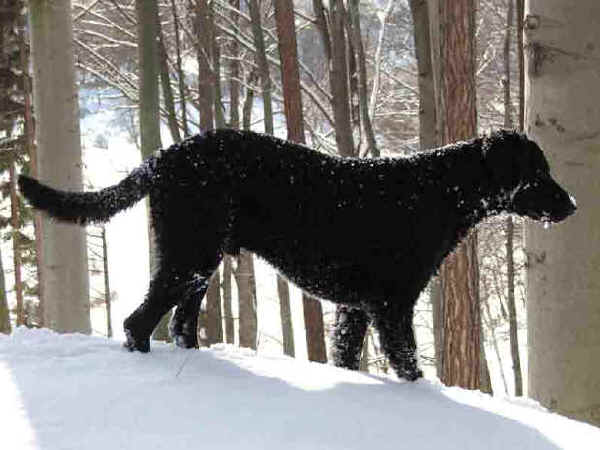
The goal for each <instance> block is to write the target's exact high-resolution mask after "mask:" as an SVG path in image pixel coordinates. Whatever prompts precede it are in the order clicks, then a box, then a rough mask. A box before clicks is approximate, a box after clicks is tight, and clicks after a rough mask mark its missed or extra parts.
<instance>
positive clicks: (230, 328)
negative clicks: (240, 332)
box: [223, 255, 235, 344]
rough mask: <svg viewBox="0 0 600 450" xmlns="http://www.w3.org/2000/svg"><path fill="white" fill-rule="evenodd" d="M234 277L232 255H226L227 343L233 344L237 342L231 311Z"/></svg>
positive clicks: (224, 275) (224, 266)
mask: <svg viewBox="0 0 600 450" xmlns="http://www.w3.org/2000/svg"><path fill="white" fill-rule="evenodd" d="M232 275H233V268H232V258H231V255H225V256H224V258H223V315H224V316H225V342H227V343H228V344H233V343H234V342H235V329H234V322H233V312H232V310H231V305H232V303H231V297H232V292H231V277H232Z"/></svg>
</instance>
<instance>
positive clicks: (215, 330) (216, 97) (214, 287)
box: [201, 2, 225, 345]
mask: <svg viewBox="0 0 600 450" xmlns="http://www.w3.org/2000/svg"><path fill="white" fill-rule="evenodd" d="M214 6H215V4H214V2H205V5H204V6H203V8H205V10H204V14H203V17H204V19H203V21H202V23H203V26H204V27H206V30H203V31H201V33H202V35H203V36H204V37H205V38H206V39H208V40H207V41H206V43H205V44H204V48H205V49H206V50H205V55H206V56H207V63H208V65H209V66H210V67H211V68H212V69H211V73H212V87H211V89H212V97H211V98H212V100H213V104H212V109H213V118H214V121H215V123H214V125H215V126H216V127H217V128H222V127H224V126H225V119H224V117H223V110H222V109H221V63H220V57H221V55H220V52H219V49H218V47H217V44H216V26H215V22H214V21H215V15H214V11H213V8H214ZM209 49H210V52H209ZM208 55H210V57H209V56H208ZM206 88H207V89H209V86H208V84H207V85H206ZM207 101H208V100H207ZM206 107H208V105H207V106H206ZM205 317H206V323H205V324H204V326H205V327H206V333H207V340H208V345H211V344H215V343H217V342H223V314H222V310H221V281H220V274H219V270H216V271H215V273H214V274H213V276H212V277H211V278H210V282H209V285H208V289H207V291H206V316H205Z"/></svg>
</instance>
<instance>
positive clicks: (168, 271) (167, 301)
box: [123, 261, 189, 352]
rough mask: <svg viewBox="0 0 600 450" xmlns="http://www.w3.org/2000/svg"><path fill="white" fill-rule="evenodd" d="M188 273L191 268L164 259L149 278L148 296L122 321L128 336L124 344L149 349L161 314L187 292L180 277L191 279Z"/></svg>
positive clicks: (128, 346) (129, 347)
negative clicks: (166, 261)
mask: <svg viewBox="0 0 600 450" xmlns="http://www.w3.org/2000/svg"><path fill="white" fill-rule="evenodd" d="M187 273H189V271H182V270H181V269H180V268H178V267H177V266H171V265H169V264H168V263H165V261H162V262H161V267H160V268H159V269H158V271H157V272H156V274H155V275H154V277H153V278H152V280H151V281H150V288H149V289H148V293H147V294H146V299H145V300H144V302H143V303H142V304H141V305H140V306H139V307H138V308H137V309H136V310H135V311H134V312H133V313H132V314H131V315H130V316H129V317H127V319H125V322H124V323H123V327H124V329H125V335H126V337H127V340H126V342H125V344H124V345H125V347H127V348H128V349H129V350H131V351H133V350H138V351H141V352H148V351H150V335H151V334H152V331H153V330H154V328H155V327H156V325H157V324H158V322H159V321H160V319H161V318H162V316H164V315H165V314H166V313H167V312H168V311H169V310H170V309H171V308H172V307H173V306H175V305H176V304H177V301H178V300H179V299H180V298H181V296H182V295H183V294H184V292H185V290H186V288H187V287H186V286H185V283H184V284H182V283H180V282H179V280H181V279H182V278H183V279H185V278H188V275H187Z"/></svg>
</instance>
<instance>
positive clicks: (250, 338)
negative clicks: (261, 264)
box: [233, 250, 258, 350]
mask: <svg viewBox="0 0 600 450" xmlns="http://www.w3.org/2000/svg"><path fill="white" fill-rule="evenodd" d="M237 261H238V262H237V267H236V269H235V271H234V272H233V273H234V276H235V280H236V282H237V286H238V296H239V317H240V320H239V322H240V324H239V330H240V331H239V336H240V347H248V348H252V349H254V350H256V345H257V334H258V326H257V325H258V324H257V315H256V279H255V276H254V256H253V255H252V253H250V252H248V251H246V250H241V251H240V254H239V256H238V258H237Z"/></svg>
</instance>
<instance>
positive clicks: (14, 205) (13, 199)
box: [8, 158, 26, 326]
mask: <svg viewBox="0 0 600 450" xmlns="http://www.w3.org/2000/svg"><path fill="white" fill-rule="evenodd" d="M8 173H9V175H8V178H9V180H8V181H9V186H10V212H11V213H10V223H11V226H12V242H13V267H14V274H15V296H16V298H17V326H21V325H26V324H25V314H24V309H23V281H22V278H21V243H20V239H19V229H20V228H21V227H20V222H21V219H20V217H19V199H18V197H17V176H16V173H15V161H14V159H12V158H11V160H10V162H9V166H8Z"/></svg>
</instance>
